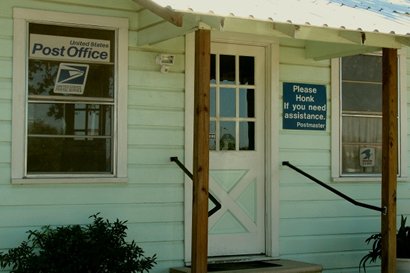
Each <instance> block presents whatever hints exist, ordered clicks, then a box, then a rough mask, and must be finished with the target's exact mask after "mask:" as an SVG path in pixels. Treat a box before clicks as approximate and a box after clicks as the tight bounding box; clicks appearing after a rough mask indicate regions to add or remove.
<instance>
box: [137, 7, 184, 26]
mask: <svg viewBox="0 0 410 273" xmlns="http://www.w3.org/2000/svg"><path fill="white" fill-rule="evenodd" d="M133 1H134V2H135V3H137V4H138V5H140V6H142V7H144V8H146V9H149V10H150V11H151V12H153V13H154V14H156V15H158V16H160V17H162V18H163V19H164V20H166V21H168V22H170V23H171V24H173V25H175V26H177V27H181V26H182V13H180V12H176V11H173V10H171V9H168V8H163V7H161V6H160V5H158V4H156V3H155V2H153V1H151V0H133Z"/></svg>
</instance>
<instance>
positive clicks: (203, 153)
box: [192, 29, 211, 273]
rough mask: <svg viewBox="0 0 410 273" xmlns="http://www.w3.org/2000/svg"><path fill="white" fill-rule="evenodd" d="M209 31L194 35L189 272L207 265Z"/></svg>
mask: <svg viewBox="0 0 410 273" xmlns="http://www.w3.org/2000/svg"><path fill="white" fill-rule="evenodd" d="M210 36H211V35H210V31H209V30H205V29H199V30H197V31H196V32H195V83H194V92H195V95H194V115H195V116H194V160H193V176H194V177H193V204H192V273H206V272H207V264H208V189H209V181H208V180H209V148H208V147H209V81H210V59H211V58H210V47H211V45H210V41H211V39H210Z"/></svg>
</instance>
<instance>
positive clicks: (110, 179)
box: [11, 177, 128, 185]
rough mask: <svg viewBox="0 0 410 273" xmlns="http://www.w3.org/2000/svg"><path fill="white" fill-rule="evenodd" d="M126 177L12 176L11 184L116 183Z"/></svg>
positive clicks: (121, 181) (125, 179)
mask: <svg viewBox="0 0 410 273" xmlns="http://www.w3.org/2000/svg"><path fill="white" fill-rule="evenodd" d="M127 182H128V178H127V177H73V178H67V177H61V178H58V177H52V178H51V177H50V178H13V179H12V180H11V184H13V185H33V184H110V183H112V184H118V183H127Z"/></svg>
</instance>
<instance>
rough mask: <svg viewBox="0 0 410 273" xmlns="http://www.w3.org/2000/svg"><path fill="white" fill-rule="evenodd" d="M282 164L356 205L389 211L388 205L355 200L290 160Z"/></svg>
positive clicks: (383, 211) (384, 211)
mask: <svg viewBox="0 0 410 273" xmlns="http://www.w3.org/2000/svg"><path fill="white" fill-rule="evenodd" d="M282 165H283V166H288V167H289V168H291V169H293V170H295V171H296V172H298V173H300V174H301V175H303V176H305V177H307V178H309V179H310V180H312V181H313V182H316V183H317V184H319V185H320V186H322V187H324V188H325V189H327V190H329V191H331V192H333V193H334V194H336V195H338V196H340V197H342V198H343V199H345V200H346V201H348V202H350V203H352V204H353V205H356V206H359V207H363V208H367V209H371V210H376V211H380V212H382V213H383V214H385V213H386V211H387V209H386V207H383V208H380V207H376V206H373V205H369V204H366V203H362V202H359V201H356V200H354V199H353V198H351V197H349V196H347V195H346V194H344V193H342V192H340V191H338V190H336V189H335V188H333V187H331V186H329V185H327V184H325V183H323V182H322V181H320V180H319V179H317V178H316V177H314V176H312V175H310V174H308V173H306V172H305V171H303V170H301V169H299V168H298V167H296V166H294V165H292V164H291V163H289V161H283V162H282Z"/></svg>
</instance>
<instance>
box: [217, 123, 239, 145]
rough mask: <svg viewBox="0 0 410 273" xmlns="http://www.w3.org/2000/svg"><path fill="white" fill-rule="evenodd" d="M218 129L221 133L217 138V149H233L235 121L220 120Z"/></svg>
mask: <svg viewBox="0 0 410 273" xmlns="http://www.w3.org/2000/svg"><path fill="white" fill-rule="evenodd" d="M219 130H220V135H221V138H220V139H219V149H220V150H221V151H224V150H225V151H226V150H235V149H236V143H235V142H236V140H235V135H236V133H235V131H236V130H235V122H221V123H220V128H219Z"/></svg>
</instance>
